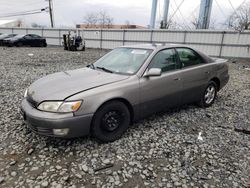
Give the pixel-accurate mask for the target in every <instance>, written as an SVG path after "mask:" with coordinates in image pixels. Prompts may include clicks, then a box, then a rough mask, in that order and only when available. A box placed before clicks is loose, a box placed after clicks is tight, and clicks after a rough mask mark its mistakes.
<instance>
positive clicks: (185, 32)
mask: <svg viewBox="0 0 250 188" xmlns="http://www.w3.org/2000/svg"><path fill="white" fill-rule="evenodd" d="M186 38H187V31H186V30H185V31H184V39H183V44H186Z"/></svg>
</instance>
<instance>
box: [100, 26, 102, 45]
mask: <svg viewBox="0 0 250 188" xmlns="http://www.w3.org/2000/svg"><path fill="white" fill-rule="evenodd" d="M100 49H101V50H102V29H101V30H100Z"/></svg>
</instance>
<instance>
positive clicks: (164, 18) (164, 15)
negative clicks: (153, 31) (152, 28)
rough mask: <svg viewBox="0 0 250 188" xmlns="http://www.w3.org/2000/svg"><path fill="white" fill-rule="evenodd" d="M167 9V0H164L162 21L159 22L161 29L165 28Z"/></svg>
mask: <svg viewBox="0 0 250 188" xmlns="http://www.w3.org/2000/svg"><path fill="white" fill-rule="evenodd" d="M168 10H169V0H164V12H163V19H162V23H161V29H166V28H167V23H168Z"/></svg>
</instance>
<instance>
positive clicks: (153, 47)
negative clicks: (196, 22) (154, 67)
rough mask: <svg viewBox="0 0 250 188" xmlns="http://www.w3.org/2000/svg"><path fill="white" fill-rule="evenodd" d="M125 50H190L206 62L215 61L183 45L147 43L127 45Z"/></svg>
mask: <svg viewBox="0 0 250 188" xmlns="http://www.w3.org/2000/svg"><path fill="white" fill-rule="evenodd" d="M122 47H123V48H139V49H151V50H161V49H165V48H178V47H179V48H180V47H184V48H190V49H192V50H194V51H195V52H196V53H198V54H199V55H200V56H201V57H202V58H203V59H204V60H205V61H206V62H213V59H212V58H210V57H209V56H207V55H205V54H204V53H202V52H200V51H199V50H196V49H194V48H192V47H189V46H186V45H183V44H172V43H148V44H147V43H146V44H136V45H126V46H122Z"/></svg>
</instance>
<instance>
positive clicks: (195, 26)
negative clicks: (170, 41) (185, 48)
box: [191, 17, 199, 29]
mask: <svg viewBox="0 0 250 188" xmlns="http://www.w3.org/2000/svg"><path fill="white" fill-rule="evenodd" d="M191 25H192V28H194V29H197V28H198V25H199V19H198V18H197V17H193V19H192V20H191Z"/></svg>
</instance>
